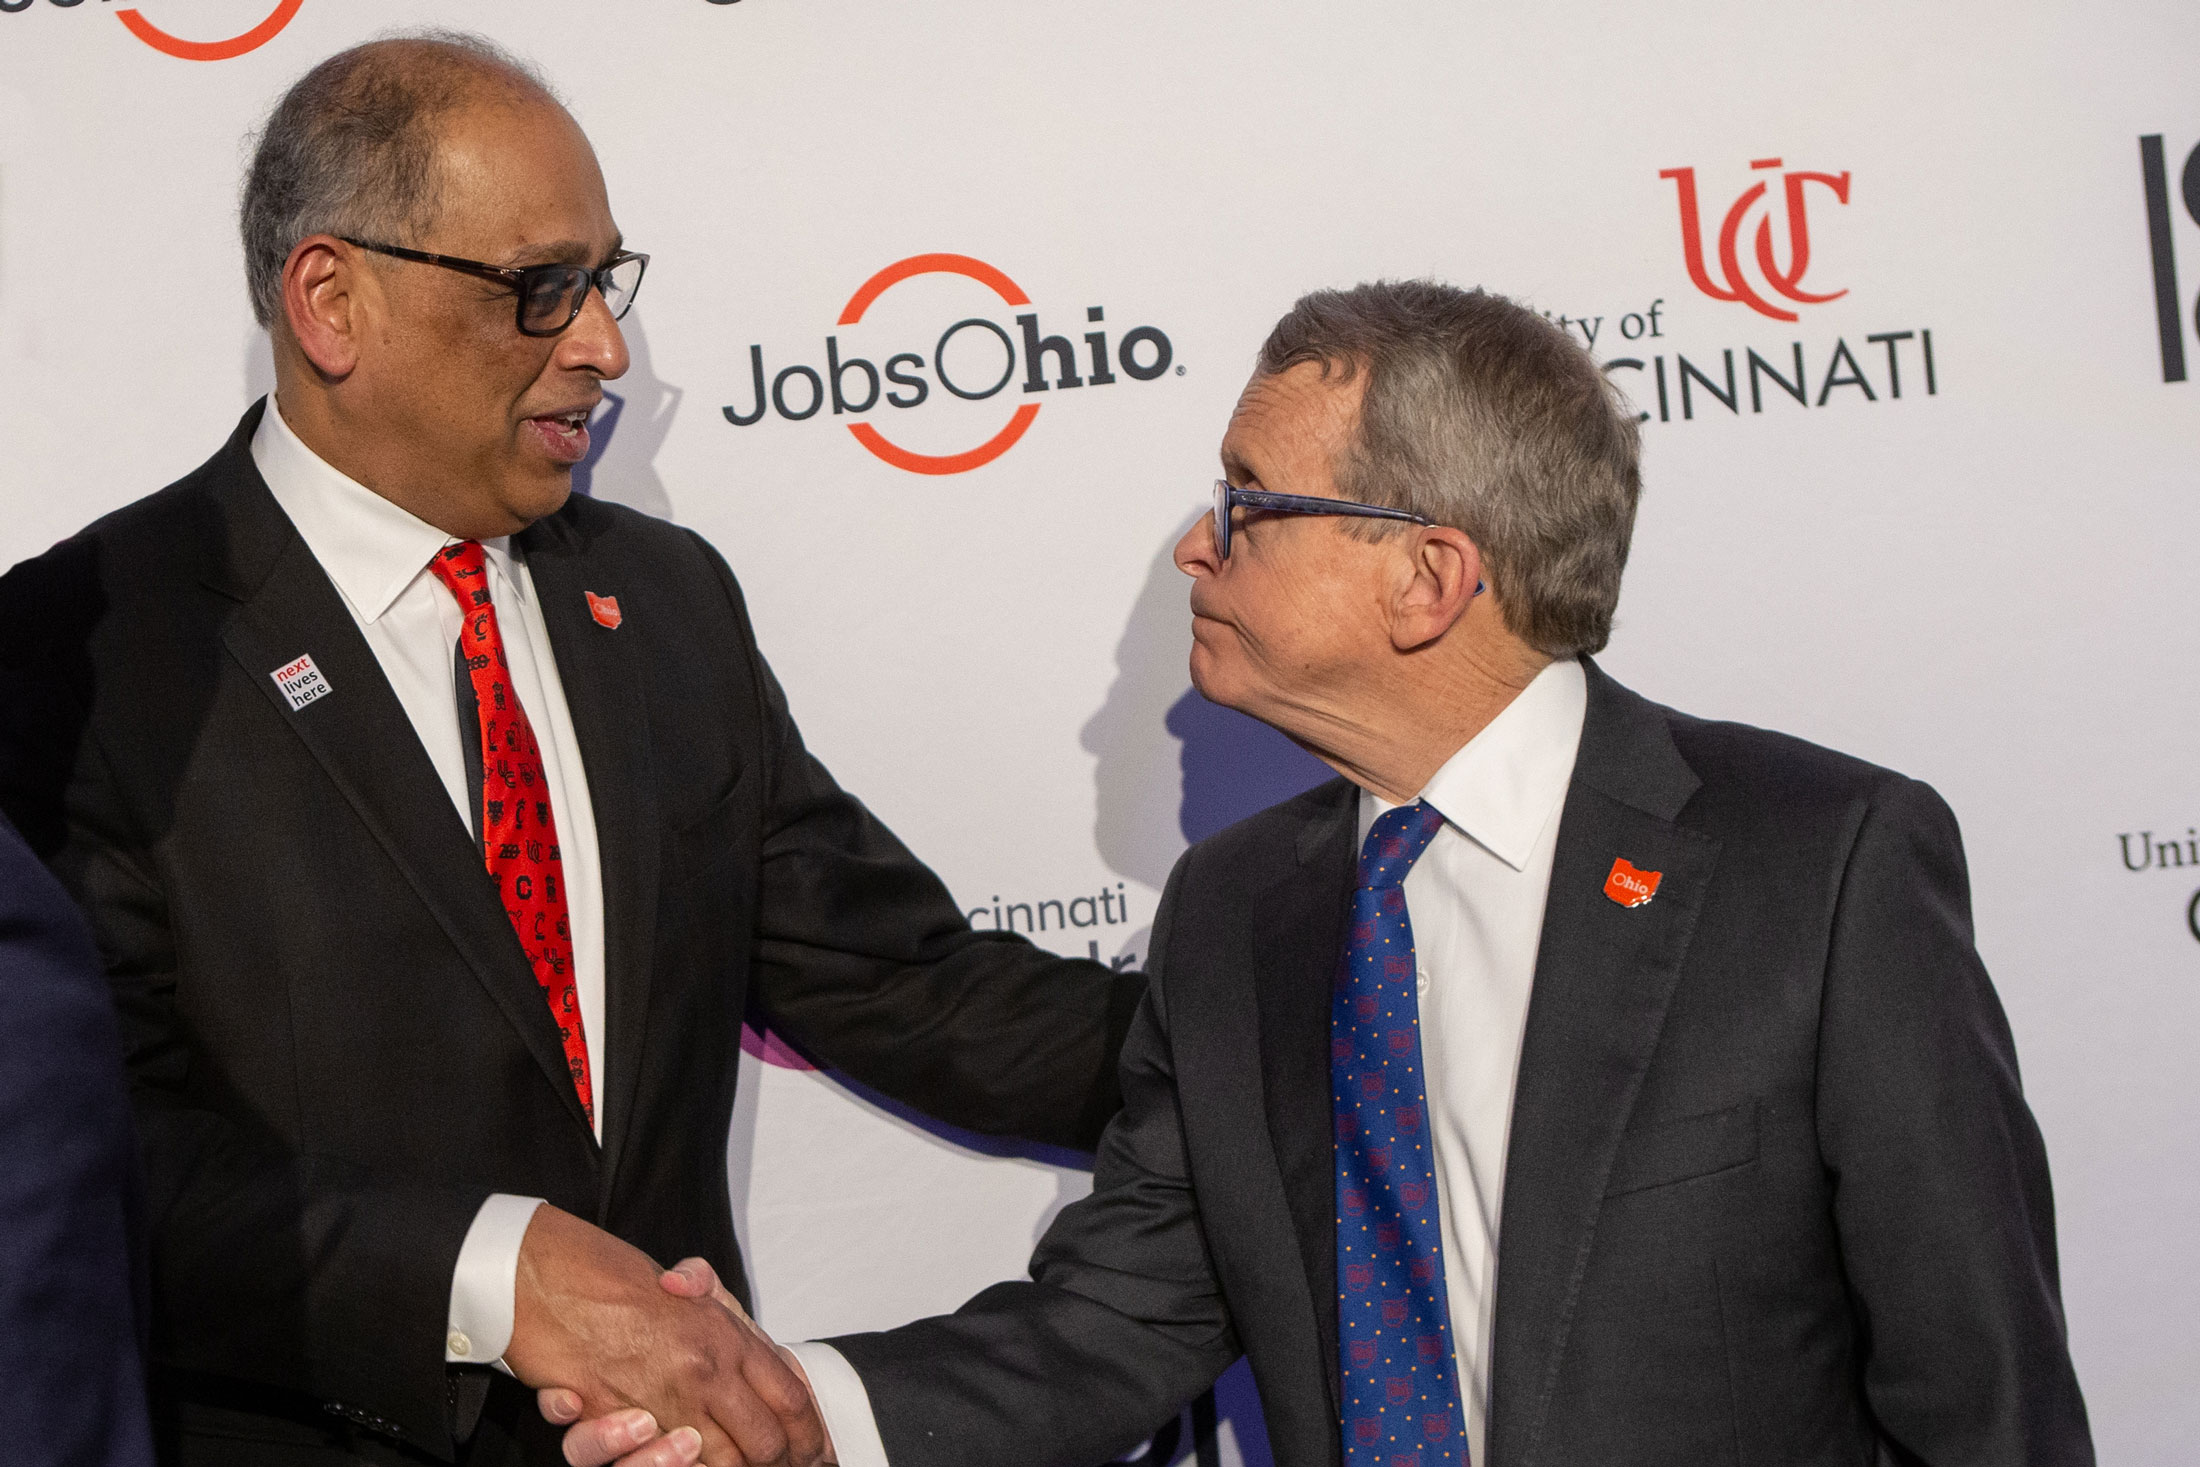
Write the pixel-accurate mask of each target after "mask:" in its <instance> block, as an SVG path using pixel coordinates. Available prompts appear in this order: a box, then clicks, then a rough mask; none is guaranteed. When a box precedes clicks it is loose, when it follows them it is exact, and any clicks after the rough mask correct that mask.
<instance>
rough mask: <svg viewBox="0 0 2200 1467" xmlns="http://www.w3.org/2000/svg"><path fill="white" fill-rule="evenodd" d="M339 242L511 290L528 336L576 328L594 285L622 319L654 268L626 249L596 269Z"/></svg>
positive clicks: (365, 242)
mask: <svg viewBox="0 0 2200 1467" xmlns="http://www.w3.org/2000/svg"><path fill="white" fill-rule="evenodd" d="M337 238H339V239H341V240H343V242H344V243H345V244H348V245H356V246H357V247H358V248H360V249H362V250H372V251H374V252H375V253H376V254H378V255H389V256H392V257H393V258H396V259H399V260H411V261H413V262H414V263H416V264H421V265H437V266H440V267H442V268H443V269H445V270H456V271H458V272H459V273H460V274H463V275H478V276H480V277H481V278H482V279H483V280H495V281H498V282H500V283H502V284H504V285H508V286H510V287H511V288H512V292H513V294H514V295H516V296H518V297H519V305H518V310H517V313H516V318H517V320H518V322H519V329H520V334H521V335H523V336H555V335H557V334H558V333H559V332H561V331H563V330H564V329H565V328H566V327H568V326H570V325H572V324H573V323H574V322H575V321H576V320H578V319H580V314H581V307H582V306H585V305H587V304H588V291H589V288H590V287H591V286H593V287H594V288H595V289H597V290H599V291H601V292H602V293H603V303H604V304H605V305H606V306H608V307H609V308H610V310H611V319H612V320H614V321H616V320H619V319H620V318H621V317H623V316H625V315H626V312H627V308H628V307H629V306H631V305H633V304H634V296H635V293H636V292H637V291H639V290H640V289H641V288H642V274H643V272H644V271H646V270H647V269H648V268H649V256H647V255H638V254H635V253H634V252H633V251H632V250H621V251H620V252H619V253H618V254H616V255H614V256H612V258H611V261H610V263H609V264H605V265H599V266H597V267H596V268H595V269H593V270H591V269H589V268H588V267H587V266H585V265H491V264H487V263H485V262H484V261H481V260H464V259H460V258H459V257H458V256H456V255H431V254H429V253H428V252H427V251H426V250H409V249H406V248H405V247H404V246H403V245H393V244H376V243H375V242H374V241H373V240H368V239H353V238H352V237H351V236H350V235H348V234H345V235H338V236H337Z"/></svg>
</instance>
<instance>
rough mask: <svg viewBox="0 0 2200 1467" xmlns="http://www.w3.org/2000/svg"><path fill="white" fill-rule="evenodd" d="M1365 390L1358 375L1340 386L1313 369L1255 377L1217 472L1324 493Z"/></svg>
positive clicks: (1307, 365)
mask: <svg viewBox="0 0 2200 1467" xmlns="http://www.w3.org/2000/svg"><path fill="white" fill-rule="evenodd" d="M1366 389H1367V373H1366V372H1365V371H1360V372H1355V373H1354V374H1353V375H1352V376H1351V377H1350V378H1349V379H1347V378H1344V377H1342V376H1341V375H1339V373H1338V372H1337V370H1336V369H1335V368H1331V369H1330V372H1329V375H1328V376H1326V377H1324V376H1323V375H1322V368H1321V364H1320V363H1317V362H1301V363H1299V364H1298V365H1296V366H1293V367H1291V368H1289V369H1287V370H1285V371H1282V372H1279V373H1277V374H1275V375H1274V376H1263V375H1261V374H1259V373H1255V374H1254V376H1253V379H1252V380H1251V381H1250V382H1248V383H1246V384H1245V391H1244V392H1243V393H1241V394H1240V395H1239V397H1238V401H1237V407H1236V408H1235V409H1233V410H1232V411H1231V413H1230V426H1229V428H1228V429H1227V430H1226V431H1225V432H1224V433H1223V435H1222V466H1223V470H1224V472H1225V473H1226V474H1227V475H1229V476H1230V477H1231V478H1232V479H1233V480H1234V481H1236V482H1239V483H1241V484H1242V483H1243V481H1244V480H1246V479H1253V480H1257V481H1258V482H1259V483H1261V484H1262V485H1263V486H1264V487H1266V488H1269V489H1273V490H1277V491H1279V492H1287V493H1293V494H1308V493H1328V492H1331V491H1330V490H1329V488H1328V484H1329V480H1330V466H1331V465H1332V464H1333V463H1334V462H1335V461H1336V456H1337V455H1338V454H1339V453H1341V452H1342V451H1343V450H1344V449H1345V448H1346V447H1347V446H1348V445H1349V444H1350V443H1351V441H1352V434H1353V431H1354V429H1355V427H1356V426H1357V424H1358V422H1359V416H1360V398H1361V396H1362V394H1363V393H1364V392H1365V391H1366ZM1286 481H1290V482H1288V483H1287V482H1286Z"/></svg>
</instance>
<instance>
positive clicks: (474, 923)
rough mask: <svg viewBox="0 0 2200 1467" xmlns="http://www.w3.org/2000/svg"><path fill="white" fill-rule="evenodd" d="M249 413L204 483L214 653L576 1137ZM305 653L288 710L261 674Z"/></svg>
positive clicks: (475, 878) (507, 931)
mask: <svg viewBox="0 0 2200 1467" xmlns="http://www.w3.org/2000/svg"><path fill="white" fill-rule="evenodd" d="M257 412H258V410H257V409H255V410H254V412H253V413H252V414H248V415H247V417H246V420H245V423H244V425H243V426H242V427H240V428H239V430H238V433H237V435H236V436H235V437H233V438H232V439H231V440H230V443H229V446H228V447H227V448H225V449H224V450H223V454H222V456H221V457H220V458H218V459H217V460H216V461H215V463H214V465H213V468H214V473H213V476H212V483H211V485H210V488H211V490H212V492H213V494H214V495H215V497H216V498H217V500H218V501H219V503H220V506H221V515H222V520H223V522H224V525H225V528H226V530H227V533H228V543H227V545H226V546H225V547H224V553H223V558H222V563H221V564H220V566H219V567H218V568H217V569H216V571H215V572H214V574H213V575H211V576H210V577H209V581H208V584H209V586H210V588H211V589H213V590H215V591H218V592H220V593H221V594H223V595H226V596H229V597H231V598H233V599H235V600H237V601H238V602H239V603H240V605H239V606H238V609H237V611H236V613H235V614H234V615H233V616H231V617H230V619H229V621H228V624H227V625H226V627H225V628H224V630H223V641H224V643H225V644H226V646H227V648H228V651H229V654H230V656H232V657H233V658H235V659H236V661H237V663H238V665H239V666H240V667H242V668H243V670H244V673H245V676H246V679H247V681H249V682H250V683H251V684H252V686H254V687H256V688H258V689H259V691H260V693H261V694H262V696H264V697H266V698H267V699H268V700H269V702H270V703H271V704H272V705H273V706H274V708H275V709H276V711H277V713H278V714H279V715H280V716H281V718H282V719H283V721H284V722H285V723H286V724H287V725H288V726H289V727H290V730H291V732H293V733H294V734H296V735H297V737H298V739H299V740H300V741H301V742H302V743H303V744H304V745H305V746H306V748H307V750H308V751H309V752H310V753H311V754H312V755H313V757H314V759H315V760H316V761H318V762H319V764H320V766H321V768H322V770H323V772H324V773H326V774H327V776H328V778H329V780H330V781H331V782H332V783H333V784H334V785H335V786H336V787H337V789H338V790H339V791H341V792H342V794H343V796H344V798H345V799H346V800H348V801H349V802H350V804H351V806H352V809H353V811H354V812H355V813H356V814H357V815H358V817H359V820H360V822H361V823H362V824H363V825H364V826H365V827H366V829H367V830H368V832H369V833H370V834H371V835H372V836H373V837H374V839H375V841H376V843H377V844H379V845H380V846H381V847H382V849H383V851H384V853H385V854H387V855H388V856H389V858H390V860H391V861H392V862H393V863H394V864H395V865H396V866H397V868H398V870H399V871H401V872H402V873H403V874H404V876H405V879H406V880H407V881H408V882H409V883H410V884H411V886H412V888H413V890H414V892H415V893H417V894H418V896H419V897H420V900H421V903H422V904H423V905H424V906H426V907H427V909H428V911H429V912H430V913H431V914H432V915H433V916H434V918H435V920H436V922H437V923H438V925H440V926H441V927H442V928H443V931H444V933H445V934H446V935H447V936H448V937H449V938H450V940H451V943H452V945H453V946H455V947H456V948H457V949H458V951H459V953H460V955H461V956H462V957H464V959H465V960H466V963H467V965H468V966H469V967H471V968H472V969H473V970H474V973H475V975H476V976H477V977H478V978H479V979H480V980H481V983H482V985H483V987H485V988H487V989H488V990H489V993H490V996H491V997H492V998H493V999H494V1000H495V1001H496V1003H497V1006H498V1007H499V1008H500V1009H501V1010H502V1011H503V1013H504V1015H505V1017H506V1019H507V1020H509V1021H510V1023H511V1025H512V1027H513V1028H514V1029H515V1030H517V1031H518V1032H519V1034H520V1036H521V1038H522V1039H523V1040H524V1041H525V1042H526V1045H527V1048H528V1050H529V1052H530V1053H532V1054H533V1055H534V1057H535V1060H536V1063H537V1064H538V1065H540V1067H541V1069H542V1071H543V1076H544V1078H545V1079H546V1080H547V1081H548V1082H549V1083H550V1085H551V1088H552V1089H553V1090H554V1091H555V1092H556V1093H557V1094H558V1096H559V1097H560V1098H561V1100H562V1102H563V1103H564V1105H565V1107H566V1109H567V1111H568V1112H569V1113H570V1114H571V1115H572V1117H573V1120H574V1123H575V1124H576V1125H579V1126H582V1127H583V1128H584V1129H585V1128H586V1126H587V1123H588V1122H587V1116H586V1113H585V1112H583V1111H582V1109H581V1104H580V1098H579V1096H577V1095H576V1094H575V1093H574V1090H573V1082H572V1077H571V1075H570V1074H569V1073H568V1071H567V1069H566V1063H565V1053H564V1050H563V1048H562V1047H561V1045H560V1043H559V1038H558V1030H557V1025H556V1024H555V1023H554V1022H553V1021H552V1020H551V1017H550V1008H549V1005H548V1004H546V1003H544V1002H543V998H542V990H541V988H540V987H538V986H537V985H536V983H535V977H534V973H533V971H532V969H531V968H530V967H529V965H528V962H527V958H526V955H525V954H524V953H523V952H522V951H521V950H520V946H519V940H518V939H517V938H516V937H515V936H514V935H513V933H512V927H511V922H510V920H509V919H508V918H507V917H506V916H505V914H504V908H503V904H502V903H500V902H499V901H498V900H497V896H496V890H495V888H494V887H493V886H492V885H491V883H490V882H489V879H488V875H487V873H486V872H485V871H484V870H483V869H482V864H481V853H480V850H479V848H478V847H477V846H476V845H475V844H474V840H473V834H472V832H471V831H470V830H468V829H467V827H466V824H465V822H464V821H462V820H461V819H460V818H459V815H458V811H457V810H455V809H453V808H452V806H451V801H450V797H449V796H448V795H447V794H446V793H445V791H444V786H443V781H442V780H441V778H439V777H438V776H437V774H436V772H435V766H434V765H433V764H432V763H430V762H429V759H428V755H427V751H426V750H425V749H424V748H422V747H421V744H420V739H419V736H418V735H417V734H415V733H414V732H413V727H412V722H411V720H410V719H409V718H407V717H406V714H405V709H404V706H403V705H402V704H400V703H399V702H398V701H397V695H396V693H394V692H393V691H391V689H390V685H389V680H388V679H387V678H385V677H384V676H383V674H382V668H381V664H380V663H379V662H377V661H376V660H375V656H374V652H373V649H371V648H370V647H368V646H367V643H366V639H365V638H364V637H362V636H361V635H360V633H359V627H358V624H357V623H356V622H354V621H353V620H352V616H351V613H350V612H349V611H347V610H346V609H345V607H344V603H343V600H342V599H341V598H340V597H339V596H338V595H337V592H336V588H335V586H334V585H333V584H331V583H330V581H329V578H328V576H327V575H326V574H325V573H324V572H323V571H322V569H321V566H320V563H319V562H318V561H316V560H315V559H314V558H313V553H312V552H311V551H310V550H308V549H307V548H306V543H305V541H304V540H303V539H301V538H300V537H299V535H298V533H297V531H296V530H295V529H294V528H293V527H292V526H291V524H290V521H289V518H288V517H287V516H285V515H284V514H283V512H282V509H281V508H280V507H279V506H278V505H277V504H276V503H275V499H274V496H273V495H271V494H270V493H269V492H268V489H267V485H266V483H265V481H263V480H262V479H261V478H260V475H259V470H258V469H257V468H256V467H255V466H254V465H253V463H252V458H251V453H250V445H251V437H252V434H251V430H252V428H253V427H255V426H256V425H257V423H258V421H259V419H258V416H257ZM301 655H303V656H310V657H311V658H312V659H313V662H314V665H315V667H316V668H318V669H319V671H320V673H321V676H322V678H323V679H324V680H325V681H326V682H327V685H328V692H327V693H326V694H325V695H324V696H322V697H320V698H318V699H316V700H315V701H312V702H309V703H307V704H305V705H304V706H303V707H296V708H294V707H292V706H291V703H290V700H289V698H288V697H287V696H286V695H285V694H284V693H283V691H282V689H281V688H280V687H279V686H278V685H277V683H276V682H275V680H274V679H273V678H272V677H271V676H270V674H271V673H273V672H274V671H275V670H276V669H277V668H280V667H283V666H285V665H286V664H288V663H290V662H292V661H294V660H296V659H297V658H298V657H300V656H301ZM452 716H453V717H454V718H455V717H456V716H457V711H456V707H455V705H454V707H453V711H452Z"/></svg>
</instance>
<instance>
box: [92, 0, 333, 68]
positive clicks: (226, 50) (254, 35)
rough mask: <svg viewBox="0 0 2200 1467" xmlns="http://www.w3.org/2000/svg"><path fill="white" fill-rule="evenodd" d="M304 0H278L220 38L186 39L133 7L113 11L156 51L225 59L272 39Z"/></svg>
mask: <svg viewBox="0 0 2200 1467" xmlns="http://www.w3.org/2000/svg"><path fill="white" fill-rule="evenodd" d="M305 3H306V0H277V4H276V6H275V8H274V9H273V10H272V11H270V12H269V13H268V16H267V19H265V20H263V21H261V22H260V23H259V24H258V25H256V26H254V27H252V29H250V30H248V31H245V32H244V33H242V34H241V35H235V36H231V37H229V38H228V39H227V40H223V41H187V40H185V39H184V38H183V37H181V36H172V35H170V34H168V32H166V31H164V30H162V29H161V28H160V27H159V26H157V25H154V24H153V23H152V22H151V21H149V20H147V19H146V18H145V16H144V15H143V14H142V13H141V12H140V11H138V10H136V9H135V8H133V9H129V10H118V11H116V12H115V17H116V19H118V20H120V21H121V22H122V23H123V25H124V26H126V27H128V28H129V31H130V34H131V35H133V36H136V37H137V38H138V39H139V40H141V41H143V42H144V43H145V44H146V45H148V46H151V47H152V48H153V49H154V50H155V51H159V52H162V53H164V54H166V55H169V56H174V57H176V58H177V59H179V60H182V61H227V60H229V59H230V58H231V57H232V56H242V55H244V54H245V52H247V51H257V50H259V49H260V47H262V46H264V45H266V44H267V43H268V42H269V41H272V40H274V39H275V37H276V36H277V35H279V34H280V33H281V31H282V29H283V27H284V26H286V25H289V24H290V22H291V20H292V19H293V18H295V17H296V15H297V14H298V9H299V7H300V6H302V5H304V4H305Z"/></svg>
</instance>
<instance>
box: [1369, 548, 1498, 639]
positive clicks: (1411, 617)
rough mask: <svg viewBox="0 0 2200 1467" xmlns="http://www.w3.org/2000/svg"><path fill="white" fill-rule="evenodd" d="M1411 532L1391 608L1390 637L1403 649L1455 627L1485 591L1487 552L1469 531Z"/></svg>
mask: <svg viewBox="0 0 2200 1467" xmlns="http://www.w3.org/2000/svg"><path fill="white" fill-rule="evenodd" d="M1410 533H1411V535H1412V543H1411V545H1410V547H1409V548H1408V552H1407V556H1406V559H1405V562H1404V564H1403V565H1402V566H1401V568H1400V571H1399V575H1398V579H1397V582H1396V584H1395V588H1394V589H1393V591H1392V594H1391V606H1390V641H1391V645H1392V646H1393V647H1395V648H1397V649H1398V650H1399V651H1401V652H1410V651H1412V650H1413V649H1414V648H1416V647H1425V646H1427V645H1428V644H1429V643H1431V642H1433V641H1435V640H1436V639H1437V638H1439V637H1441V636H1443V635H1444V634H1445V633H1446V632H1448V631H1450V630H1451V629H1452V628H1453V627H1454V626H1455V625H1457V624H1458V622H1459V620H1460V619H1461V618H1462V617H1464V616H1465V615H1466V614H1467V611H1468V608H1470V607H1472V606H1473V605H1474V598H1475V597H1476V596H1477V595H1479V594H1480V593H1481V590H1482V552H1481V550H1480V549H1479V548H1477V547H1476V545H1475V543H1474V542H1473V541H1472V540H1470V539H1468V538H1467V535H1466V532H1465V531H1463V530H1455V529H1453V528H1452V527H1451V526H1450V525H1429V526H1425V527H1423V528H1420V529H1417V530H1414V531H1412V532H1410Z"/></svg>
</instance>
